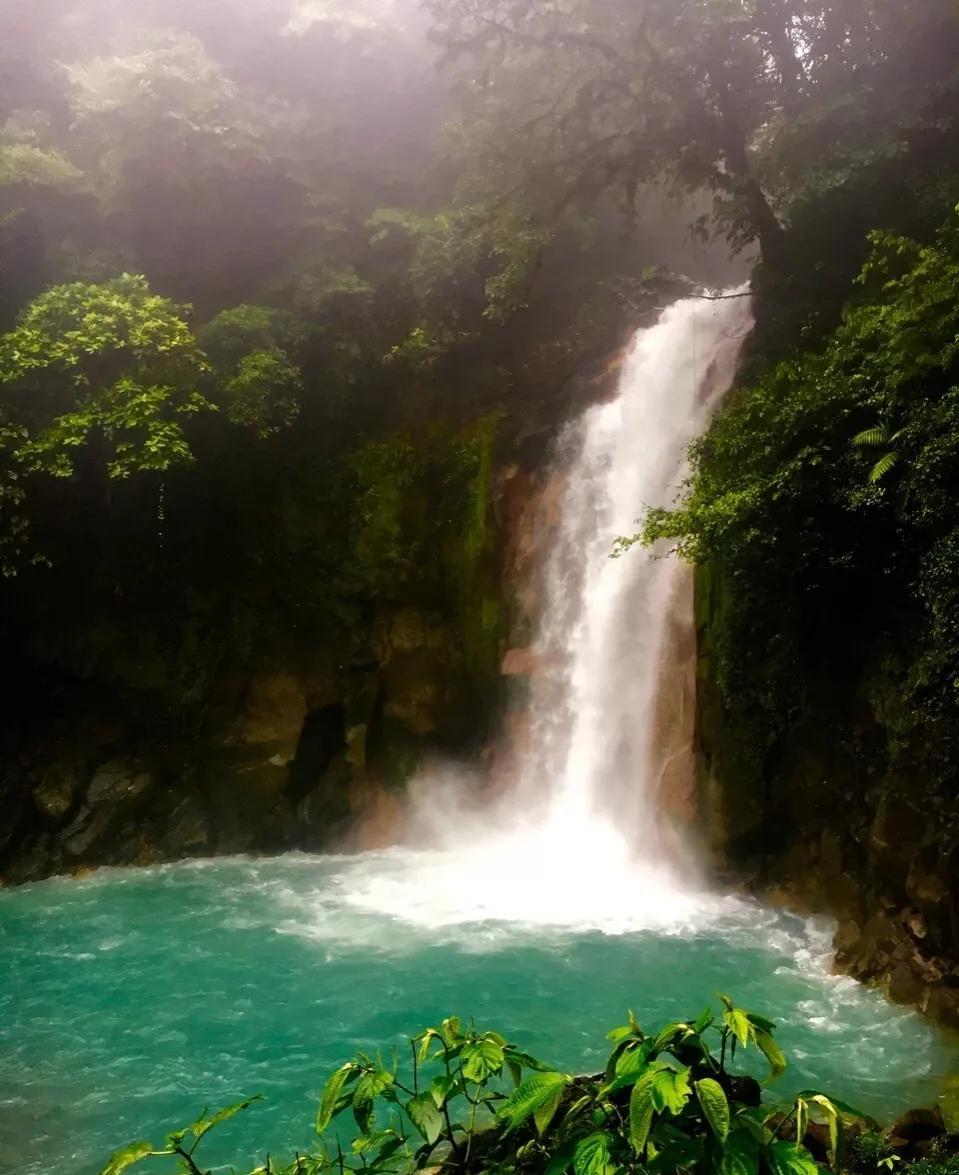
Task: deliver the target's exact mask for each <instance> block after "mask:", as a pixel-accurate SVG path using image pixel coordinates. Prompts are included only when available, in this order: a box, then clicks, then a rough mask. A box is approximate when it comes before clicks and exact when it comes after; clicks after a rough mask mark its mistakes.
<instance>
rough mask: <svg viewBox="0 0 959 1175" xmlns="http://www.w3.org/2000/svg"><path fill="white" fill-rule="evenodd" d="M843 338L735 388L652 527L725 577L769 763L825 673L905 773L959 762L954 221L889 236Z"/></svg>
mask: <svg viewBox="0 0 959 1175" xmlns="http://www.w3.org/2000/svg"><path fill="white" fill-rule="evenodd" d="M857 287H858V289H857V291H856V294H855V300H853V301H851V302H850V303H849V304H848V306H847V308H846V310H845V312H844V314H843V316H842V320H841V322H840V323H839V325H838V326H837V327H836V329H835V330H834V331H833V332H832V333H831V334H830V335H829V337H828V338H827V339H826V340H825V342H824V344H823V346H822V347H821V348H819V349H816V350H813V351H808V352H805V353H802V352H799V353H797V354H796V356H795V357H794V358H790V359H788V360H785V361H783V362H781V363H778V364H775V365H774V366H772V367H770V368H769V369H768V370H767V371H766V372H765V373H764V374H763V375H762V376H761V377H760V378H758V379H754V380H753V381H751V382H749V383H748V384H747V385H746V386H744V387H741V388H739V389H738V391H736V392H735V394H734V395H733V397H732V398H731V400H730V402H729V404H728V406H727V407H726V408H725V410H724V411H723V412H721V413H720V414H719V416H718V417H717V419H716V421H715V422H714V424H713V426H712V427H711V428H710V430H709V431H708V432H707V433H706V434H705V436H703V437H702V438H701V439H700V440H699V441H697V442H696V444H695V445H694V447H693V451H692V459H693V476H692V480H691V482H690V485H689V488H688V493H687V496H686V497H685V500H684V501H683V502H682V503H681V505H680V506H679V507H678V508H677V509H675V510H672V511H654V512H651V513H650V514H648V515H647V518H646V522H645V528H644V532H643V538H644V540H645V541H647V542H651V541H655V540H657V539H663V538H665V539H670V540H673V541H675V542H676V543H677V545H678V547H679V550H680V552H681V553H682V554H683V555H685V556H686V557H687V558H689V559H691V560H694V561H696V562H702V563H707V564H709V565H711V566H712V567H713V569H714V572H715V573H716V574H718V575H719V576H720V577H721V589H720V590H721V595H722V605H721V611H720V614H719V618H718V620H717V623H716V625H715V626H714V628H713V631H712V632H711V634H710V635H711V639H712V640H713V642H714V644H715V649H716V654H717V657H718V664H717V676H718V681H719V683H720V686H721V688H722V690H723V694H724V697H725V699H726V702H727V705H728V706H729V708H730V711H731V712H732V714H733V716H734V718H735V719H736V720H737V721H738V722H739V723H740V724H741V725H742V728H743V729H744V730H751V731H752V750H753V753H754V754H755V755H756V756H757V757H759V758H762V756H763V755H764V754H765V753H766V751H767V750H768V748H769V747H770V746H771V744H772V742H773V741H774V740H775V738H776V737H777V735H779V734H781V733H782V732H783V730H784V729H786V728H787V727H788V725H789V724H790V723H791V722H794V721H796V719H797V718H798V717H800V716H802V714H803V713H805V712H807V711H808V709H809V707H810V706H813V707H814V706H815V705H816V704H817V702H816V699H815V697H814V696H812V697H811V696H810V694H811V693H813V692H814V691H815V690H816V689H817V688H818V687H819V685H820V683H821V682H822V681H823V680H824V679H830V678H832V679H833V680H834V681H844V682H847V683H849V684H850V685H851V686H853V688H856V683H857V682H858V688H859V689H861V690H862V691H863V694H864V700H866V701H869V702H871V703H872V705H873V707H874V710H875V712H876V716H877V719H878V720H879V721H880V723H882V724H883V725H884V726H885V727H886V730H887V736H888V738H889V741H890V746H891V754H892V759H893V765H895V764H896V760H897V757H899V758H902V759H903V760H905V761H906V762H908V761H909V759H910V758H911V759H913V760H916V759H918V760H921V761H923V762H925V763H926V764H927V767H929V766H931V767H932V770H931V772H929V771H927V772H926V774H927V782H928V783H929V784H936V783H938V784H940V785H941V784H942V783H943V782H945V781H946V780H951V779H953V778H954V773H955V769H956V764H957V762H959V627H957V623H956V617H957V614H959V613H957V605H959V596H957V584H959V529H957V518H959V306H957V301H956V291H957V289H959V209H957V210H956V212H955V213H954V214H952V215H951V216H950V218H949V220H948V222H947V223H946V224H945V225H944V226H943V227H942V228H941V229H940V231H939V232H938V233H937V234H936V236H935V237H934V239H933V240H932V241H931V242H929V243H928V244H920V243H918V242H916V241H914V240H910V239H908V238H905V237H901V236H896V235H893V234H890V233H883V232H876V233H874V234H873V235H872V237H871V253H870V256H869V259H868V261H867V263H866V265H865V267H864V269H863V270H862V273H861V274H860V276H859V278H858V281H857Z"/></svg>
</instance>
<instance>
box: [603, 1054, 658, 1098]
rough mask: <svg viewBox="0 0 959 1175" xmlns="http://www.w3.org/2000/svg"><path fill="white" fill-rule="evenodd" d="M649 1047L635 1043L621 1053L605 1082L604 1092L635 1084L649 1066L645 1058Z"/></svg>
mask: <svg viewBox="0 0 959 1175" xmlns="http://www.w3.org/2000/svg"><path fill="white" fill-rule="evenodd" d="M648 1052H649V1049H648V1048H647V1046H646V1045H637V1046H636V1047H635V1048H631V1049H627V1050H626V1051H625V1052H623V1053H621V1054H620V1056H619V1057H618V1058H617V1060H616V1065H615V1068H614V1072H613V1076H612V1078H611V1079H610V1080H609V1081H608V1082H607V1084H606V1087H605V1090H604V1092H605V1093H612V1092H613V1091H614V1090H617V1089H626V1088H627V1087H628V1086H630V1085H635V1084H636V1082H637V1081H638V1080H639V1078H640V1077H642V1075H643V1074H644V1073H645V1072H646V1071H647V1069H648V1068H649V1061H648V1060H647V1055H648Z"/></svg>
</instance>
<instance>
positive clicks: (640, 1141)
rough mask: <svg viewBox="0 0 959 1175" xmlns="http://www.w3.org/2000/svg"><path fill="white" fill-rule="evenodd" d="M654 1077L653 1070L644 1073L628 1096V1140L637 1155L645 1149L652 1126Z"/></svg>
mask: <svg viewBox="0 0 959 1175" xmlns="http://www.w3.org/2000/svg"><path fill="white" fill-rule="evenodd" d="M655 1079H656V1073H655V1072H649V1073H646V1074H644V1075H643V1076H642V1077H641V1078H640V1079H639V1080H638V1081H637V1082H636V1084H635V1085H634V1086H633V1092H632V1093H631V1094H630V1096H629V1141H630V1142H631V1143H632V1146H633V1150H634V1151H635V1152H636V1153H637V1154H638V1155H641V1154H642V1153H643V1151H644V1150H645V1149H646V1143H647V1142H648V1141H649V1132H650V1130H651V1129H652V1126H653V1114H654V1113H655V1109H656V1107H655V1106H654V1104H653V1082H654V1081H655Z"/></svg>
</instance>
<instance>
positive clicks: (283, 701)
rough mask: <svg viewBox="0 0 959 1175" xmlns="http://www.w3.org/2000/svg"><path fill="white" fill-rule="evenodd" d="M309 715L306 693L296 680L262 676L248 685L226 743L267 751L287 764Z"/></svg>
mask: <svg viewBox="0 0 959 1175" xmlns="http://www.w3.org/2000/svg"><path fill="white" fill-rule="evenodd" d="M308 712H309V705H308V702H307V698H306V690H305V689H304V687H303V684H302V682H301V681H300V680H299V679H298V678H297V677H294V675H293V674H292V673H286V672H275V673H265V674H261V675H260V676H258V677H254V678H253V680H252V681H251V682H250V685H249V689H248V690H247V694H246V700H245V703H244V708H243V713H242V714H241V715H240V717H239V718H238V719H237V722H236V724H235V726H234V728H233V733H232V736H231V739H230V740H229V741H230V742H231V743H233V744H238V745H240V746H263V747H266V748H269V750H270V751H271V752H272V755H273V757H279V759H281V760H282V761H283V762H284V763H289V762H290V761H291V760H292V759H293V757H294V755H295V754H296V746H297V743H298V742H299V739H300V732H301V731H302V729H303V723H304V722H305V721H306V716H307V714H308Z"/></svg>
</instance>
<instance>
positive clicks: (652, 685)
mask: <svg viewBox="0 0 959 1175" xmlns="http://www.w3.org/2000/svg"><path fill="white" fill-rule="evenodd" d="M750 325H751V317H750V311H749V302H748V299H747V298H745V297H741V298H728V299H722V300H714V301H710V300H705V299H699V298H692V299H689V300H686V301H682V302H679V303H677V304H675V305H674V306H672V307H670V308H669V309H668V310H666V311H665V312H664V313H663V316H662V318H661V319H660V321H659V322H658V323H657V324H656V325H655V326H653V327H651V328H649V329H646V330H643V331H640V332H639V333H638V334H637V335H636V337H635V339H634V341H633V343H632V345H631V347H630V349H629V351H628V354H627V355H626V358H625V361H624V364H623V368H622V374H621V377H620V379H619V384H618V388H617V391H616V393H615V395H614V396H613V397H612V399H610V400H609V401H608V402H607V403H602V404H597V405H595V406H593V407H591V408H589V409H588V410H587V411H586V412H584V413H583V415H582V416H581V417H580V418H579V419H578V420H577V421H575V422H574V423H573V424H571V425H570V426H569V427H568V428H567V429H566V431H565V434H564V436H563V437H562V438H561V442H560V445H559V449H558V452H557V464H558V465H559V466H560V467H561V468H562V469H564V470H565V471H566V490H565V495H564V500H563V504H562V510H561V520H560V524H559V527H558V533H557V535H556V537H555V539H554V541H553V546H552V553H551V556H550V558H549V560H548V565H547V567H546V568H545V577H546V583H545V592H544V604H543V612H542V616H541V618H540V626H539V635H538V638H537V642H536V647H535V649H534V651H533V664H534V667H535V668H534V673H533V679H532V683H531V684H532V703H531V715H530V733H529V738H528V740H527V742H526V745H525V748H524V749H523V750H522V752H521V753H520V754H519V755H518V756H517V758H516V759H515V762H514V767H513V772H512V774H513V779H512V780H511V784H510V786H509V787H508V789H507V790H506V792H505V794H503V795H502V796H500V797H499V799H498V800H497V801H496V802H495V803H494V802H489V803H487V804H486V805H485V807H483V808H477V805H476V800H475V797H476V795H477V792H478V790H479V789H478V788H477V787H476V784H475V781H468V782H467V784H466V786H465V787H457V780H456V778H455V774H454V773H452V772H449V771H443V770H442V769H439V768H433V769H432V770H431V771H429V772H427V773H426V774H425V775H424V777H423V778H422V779H420V780H419V781H417V787H415V788H414V796H415V795H416V793H417V790H418V791H419V800H420V802H419V803H418V804H416V805H415V811H416V816H417V821H416V822H417V825H418V831H419V836H420V840H421V842H422V843H425V844H426V845H428V846H430V848H431V849H432V851H431V852H426V853H422V854H418V855H417V856H416V860H415V862H414V861H413V860H412V859H411V857H410V856H409V854H400V855H398V856H396V858H395V868H390V867H389V861H388V855H387V859H385V860H384V861H383V863H382V865H381V867H380V868H379V869H378V871H377V873H376V876H375V877H370V878H369V880H368V882H365V883H364V884H363V885H361V886H360V887H359V889H358V890H357V891H355V892H354V893H353V894H351V896H350V898H349V900H350V901H351V902H352V903H354V904H358V905H362V906H367V907H372V908H376V909H378V910H381V911H382V910H390V909H392V910H394V911H395V912H396V913H397V914H398V915H401V916H402V917H403V918H404V919H407V920H414V921H416V920H419V921H422V922H425V923H428V924H430V925H437V924H442V923H444V922H445V923H455V922H464V921H477V920H483V919H489V920H502V921H509V922H513V923H515V922H535V923H545V924H564V925H571V924H579V925H594V926H595V925H602V926H603V927H604V928H606V929H617V928H619V929H626V928H636V927H638V926H650V925H664V924H675V923H676V922H677V921H679V922H682V921H684V920H685V921H689V920H699V919H701V918H702V915H703V913H704V909H705V906H706V905H709V904H710V902H711V901H712V899H709V898H705V897H704V896H703V895H702V894H700V893H697V892H696V890H697V887H696V886H695V884H694V883H693V878H692V870H691V868H690V864H689V862H688V861H687V860H684V859H683V855H682V852H681V848H680V841H679V840H678V839H677V838H676V837H675V836H673V835H671V832H670V826H669V822H668V821H665V820H664V819H663V818H662V815H663V813H662V809H663V806H664V797H663V795H662V791H663V784H664V778H665V776H666V774H667V773H668V771H669V770H670V767H671V765H674V761H675V759H676V757H677V756H680V757H681V758H683V759H684V761H685V763H686V765H687V769H688V770H689V771H690V772H691V763H692V712H693V698H692V696H691V685H690V680H689V678H690V672H691V670H692V664H691V661H692V657H693V655H694V643H693V640H692V624H693V618H692V593H691V580H690V571H689V569H688V568H686V567H684V566H683V565H682V564H681V563H680V562H679V561H678V560H677V559H676V558H675V557H673V556H669V554H668V551H664V550H653V551H648V550H643V549H641V548H638V547H637V548H634V549H633V550H631V551H630V552H629V553H628V554H626V555H625V556H624V557H623V558H621V559H611V558H610V553H611V551H612V549H613V545H614V543H615V540H616V538H617V537H618V536H621V535H627V534H630V533H631V532H632V531H633V530H635V527H636V519H637V517H638V516H640V515H641V514H642V513H643V511H644V510H645V509H647V508H649V507H655V506H668V505H671V504H672V503H673V502H674V500H675V498H676V495H677V493H678V491H679V489H680V487H681V485H682V482H683V480H684V478H685V476H686V473H687V457H686V453H687V449H688V447H689V444H690V442H691V441H692V440H693V439H694V438H695V437H696V436H697V435H698V434H699V433H700V432H701V431H702V429H703V428H704V427H705V424H706V422H707V420H708V419H709V416H710V414H711V412H712V410H713V408H714V407H715V405H716V402H717V400H718V399H719V398H720V397H722V395H723V394H724V393H725V392H726V391H727V389H728V388H729V385H730V383H731V381H732V379H733V376H734V374H735V371H736V364H737V360H738V356H739V351H740V348H741V345H742V340H743V339H744V337H745V336H746V334H747V333H748V331H749V329H750Z"/></svg>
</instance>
